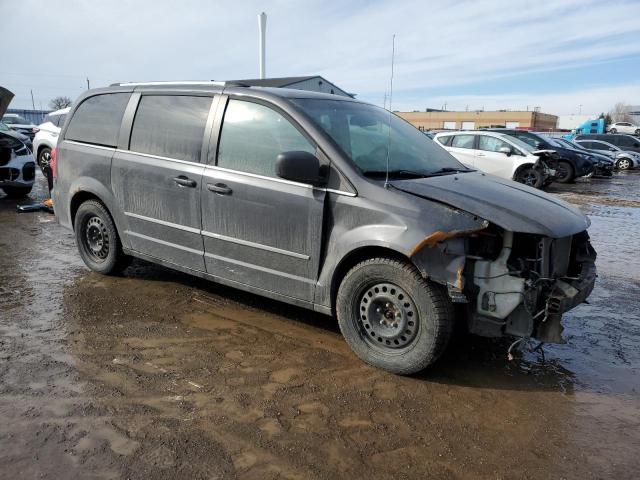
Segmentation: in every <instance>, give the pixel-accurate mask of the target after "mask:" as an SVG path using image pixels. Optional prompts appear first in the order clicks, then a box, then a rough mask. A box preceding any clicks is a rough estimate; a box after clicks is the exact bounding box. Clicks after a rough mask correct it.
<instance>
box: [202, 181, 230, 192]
mask: <svg viewBox="0 0 640 480" xmlns="http://www.w3.org/2000/svg"><path fill="white" fill-rule="evenodd" d="M207 190H209V191H210V192H215V193H217V194H220V195H230V194H231V192H232V190H231V189H230V188H229V187H228V186H227V185H225V184H224V183H215V184H214V183H207Z"/></svg>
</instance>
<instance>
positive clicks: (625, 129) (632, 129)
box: [607, 122, 640, 136]
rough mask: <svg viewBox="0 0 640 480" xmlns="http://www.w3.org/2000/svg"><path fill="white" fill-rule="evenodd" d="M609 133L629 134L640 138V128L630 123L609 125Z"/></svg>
mask: <svg viewBox="0 0 640 480" xmlns="http://www.w3.org/2000/svg"><path fill="white" fill-rule="evenodd" d="M607 132H609V133H628V134H631V135H636V136H640V127H639V126H638V125H634V124H633V123H630V122H616V123H612V124H611V125H607Z"/></svg>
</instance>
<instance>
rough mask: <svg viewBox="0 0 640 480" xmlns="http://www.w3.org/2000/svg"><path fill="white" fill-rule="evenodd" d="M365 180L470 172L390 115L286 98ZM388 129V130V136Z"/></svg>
mask: <svg viewBox="0 0 640 480" xmlns="http://www.w3.org/2000/svg"><path fill="white" fill-rule="evenodd" d="M292 102H293V103H294V104H296V105H297V106H298V107H300V108H301V109H302V110H303V111H304V112H305V113H306V114H307V115H308V116H309V117H311V119H312V120H313V121H314V122H315V123H316V125H318V126H319V127H320V128H322V129H323V130H324V131H325V132H326V133H327V134H328V135H329V136H330V137H331V138H332V139H333V140H334V141H335V142H336V143H337V144H338V146H339V147H340V148H341V149H342V151H343V152H344V153H345V155H346V156H347V157H349V158H350V159H351V160H352V161H353V163H355V165H356V166H357V167H358V168H359V169H360V171H361V172H362V173H363V174H365V175H369V176H376V175H379V176H383V175H384V174H385V172H386V168H387V150H388V148H387V147H388V145H390V146H391V148H390V149H389V151H390V154H389V172H390V175H392V176H396V177H398V176H429V175H434V174H445V173H453V172H457V171H463V172H464V171H470V169H469V168H467V167H465V166H464V165H462V164H461V163H460V162H458V161H457V160H456V159H455V158H454V157H453V156H451V155H450V154H449V153H448V152H447V151H446V150H444V149H443V148H441V147H439V146H438V145H436V144H435V143H434V142H433V140H431V139H430V138H429V137H427V136H426V135H425V134H424V133H422V132H421V131H420V130H418V129H417V128H415V127H413V126H412V125H411V124H409V123H407V122H405V121H404V120H402V119H401V118H399V117H397V116H396V115H391V121H389V112H388V111H387V110H384V109H382V108H379V107H375V106H373V105H368V104H364V103H357V102H349V101H340V100H321V99H309V98H297V99H292ZM389 124H390V125H391V131H390V132H389Z"/></svg>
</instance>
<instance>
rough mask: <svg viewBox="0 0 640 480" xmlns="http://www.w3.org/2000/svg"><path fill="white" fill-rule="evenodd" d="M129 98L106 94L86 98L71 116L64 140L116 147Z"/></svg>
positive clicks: (119, 94) (124, 95)
mask: <svg viewBox="0 0 640 480" xmlns="http://www.w3.org/2000/svg"><path fill="white" fill-rule="evenodd" d="M130 96H131V94H130V93H106V94H102V95H95V96H93V97H89V98H87V99H86V100H85V101H84V102H82V103H81V104H80V105H79V106H78V108H77V109H76V111H75V113H74V114H73V117H72V118H71V122H70V123H69V127H68V128H67V132H66V134H65V137H64V138H65V140H75V141H77V142H83V143H91V144H95V145H103V146H106V147H116V146H117V145H118V134H119V133H120V123H121V122H122V117H123V115H124V110H125V108H127V103H128V102H129V97H130Z"/></svg>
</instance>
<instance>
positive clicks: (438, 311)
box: [336, 257, 455, 375]
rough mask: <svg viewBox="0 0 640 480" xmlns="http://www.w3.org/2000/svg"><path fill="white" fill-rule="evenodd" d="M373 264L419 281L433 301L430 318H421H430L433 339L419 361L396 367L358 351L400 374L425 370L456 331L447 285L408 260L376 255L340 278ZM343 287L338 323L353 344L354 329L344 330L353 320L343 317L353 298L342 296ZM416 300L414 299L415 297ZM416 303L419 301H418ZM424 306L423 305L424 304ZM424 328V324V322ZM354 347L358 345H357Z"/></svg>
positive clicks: (337, 303) (338, 300)
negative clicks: (342, 310) (342, 309)
mask: <svg viewBox="0 0 640 480" xmlns="http://www.w3.org/2000/svg"><path fill="white" fill-rule="evenodd" d="M371 266H387V267H391V268H392V269H396V270H397V271H398V273H399V274H400V275H406V276H407V278H409V279H410V280H413V281H415V282H416V284H417V285H418V286H419V287H421V288H422V290H423V291H424V293H425V294H426V295H427V296H428V297H429V300H430V303H431V312H430V313H432V315H431V316H430V317H431V318H429V319H426V318H423V317H422V313H423V312H422V311H421V318H420V321H421V322H422V323H426V322H427V321H431V327H432V333H433V335H431V336H430V339H429V340H430V342H429V343H428V347H427V348H426V349H424V350H425V355H424V356H423V358H422V359H421V361H420V362H418V363H414V364H412V365H408V366H404V367H402V366H395V367H393V368H389V367H384V366H380V365H379V364H376V363H375V361H374V360H372V359H371V358H367V356H365V355H361V354H360V353H359V352H358V351H357V350H356V354H357V355H358V356H359V357H360V358H361V359H362V360H363V361H365V362H367V363H369V364H371V365H374V366H376V367H378V368H383V369H385V370H387V371H391V372H392V373H396V374H399V375H409V374H412V373H417V372H419V371H422V370H424V369H425V368H426V367H428V366H429V365H430V364H432V363H433V362H435V361H436V360H437V359H438V358H439V357H440V356H442V354H443V353H444V351H445V350H446V348H447V346H448V344H449V341H450V339H451V337H452V335H453V330H454V323H455V322H454V311H453V304H452V302H451V301H450V300H449V298H448V295H447V293H446V291H445V289H444V287H442V286H440V285H437V284H434V283H432V282H430V281H428V280H427V279H425V278H424V277H423V276H422V275H421V274H420V272H419V271H418V269H417V268H416V267H415V266H414V265H412V264H410V263H409V262H406V261H401V260H397V259H394V258H389V257H374V258H370V259H367V260H363V261H362V262H360V263H358V264H356V265H355V266H353V267H352V268H351V269H350V270H349V271H348V272H347V273H346V274H345V276H344V277H343V279H342V282H341V287H342V285H343V284H344V282H345V281H348V280H349V279H350V278H351V277H352V276H353V275H355V274H357V273H358V272H359V271H360V270H362V269H363V268H368V267H371ZM341 290H342V289H341V288H340V289H339V290H338V296H337V298H336V312H337V314H338V320H339V326H340V330H341V332H342V334H343V336H344V337H345V339H346V340H347V343H349V345H350V346H351V347H352V348H354V346H353V345H352V341H353V339H352V338H351V335H352V332H348V331H345V330H346V329H345V328H344V325H343V323H344V322H345V321H351V320H347V319H343V318H341V317H342V312H341V308H340V306H341V305H344V304H345V303H344V302H347V305H348V304H349V303H348V302H350V301H351V300H350V299H345V298H344V297H343V296H342V292H341ZM414 301H415V300H414ZM416 303H417V301H416ZM423 308H424V307H423ZM422 328H425V327H424V326H423V327H422ZM354 350H355V348H354Z"/></svg>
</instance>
